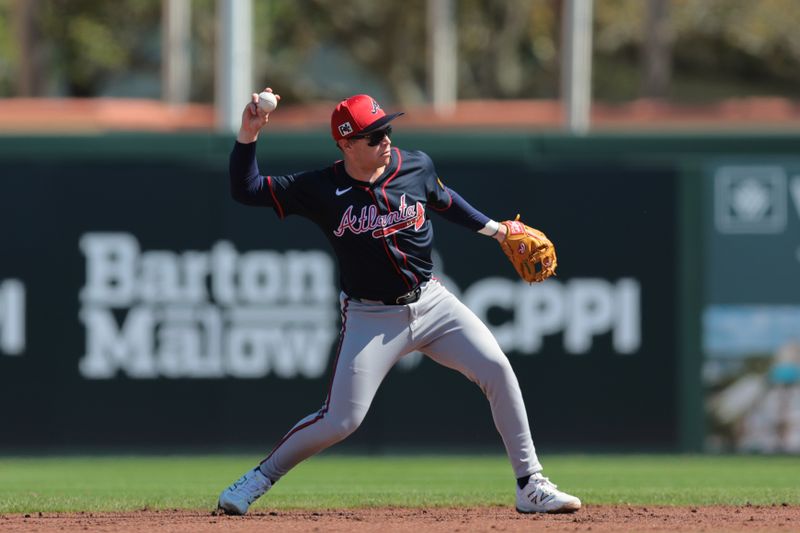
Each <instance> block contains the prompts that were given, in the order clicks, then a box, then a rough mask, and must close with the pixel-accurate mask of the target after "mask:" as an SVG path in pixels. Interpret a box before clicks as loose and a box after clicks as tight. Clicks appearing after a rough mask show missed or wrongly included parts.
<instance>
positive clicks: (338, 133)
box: [331, 94, 403, 141]
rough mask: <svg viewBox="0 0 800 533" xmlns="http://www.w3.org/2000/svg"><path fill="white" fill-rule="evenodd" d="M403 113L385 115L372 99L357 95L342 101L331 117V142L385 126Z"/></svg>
mask: <svg viewBox="0 0 800 533" xmlns="http://www.w3.org/2000/svg"><path fill="white" fill-rule="evenodd" d="M402 114H403V113H392V114H390V115H387V114H386V113H384V112H383V109H381V106H380V105H379V104H378V102H377V101H375V99H374V98H372V97H371V96H368V95H366V94H357V95H355V96H351V97H350V98H348V99H347V100H342V101H341V102H339V105H337V106H336V109H334V110H333V114H332V115H331V133H332V134H333V140H335V141H338V140H339V139H347V138H350V137H353V136H355V135H359V134H361V133H369V132H371V131H375V130H379V129H381V128H382V127H384V126H386V125H387V124H388V123H389V122H391V121H393V120H394V119H396V118H397V117H399V116H400V115H402Z"/></svg>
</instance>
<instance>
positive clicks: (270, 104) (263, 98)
mask: <svg viewBox="0 0 800 533" xmlns="http://www.w3.org/2000/svg"><path fill="white" fill-rule="evenodd" d="M258 107H260V108H261V109H263V110H264V112H265V113H271V112H272V111H274V110H275V108H276V107H278V99H277V98H275V95H274V94H272V93H268V92H266V91H264V92H263V93H260V94H259V95H258Z"/></svg>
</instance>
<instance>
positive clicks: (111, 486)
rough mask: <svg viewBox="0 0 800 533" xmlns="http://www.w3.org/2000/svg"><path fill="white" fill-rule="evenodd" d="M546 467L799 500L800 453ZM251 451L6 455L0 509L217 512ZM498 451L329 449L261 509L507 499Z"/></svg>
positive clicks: (675, 500) (594, 486) (620, 491)
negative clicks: (362, 453) (355, 453)
mask: <svg viewBox="0 0 800 533" xmlns="http://www.w3.org/2000/svg"><path fill="white" fill-rule="evenodd" d="M543 459H544V460H545V474H546V475H548V476H550V477H551V479H552V480H553V481H555V482H556V483H558V484H559V485H560V487H561V488H563V489H565V490H567V491H568V492H571V493H573V494H576V495H577V496H579V497H580V498H581V499H582V500H583V501H584V502H585V503H588V504H601V503H629V504H633V505H706V504H732V505H743V504H746V503H748V502H749V503H752V504H771V503H783V502H786V503H789V504H793V505H798V504H800V482H798V480H800V458H793V457H753V456H721V457H720V456H666V455H658V456H649V455H647V456H644V455H642V456H626V455H619V456H611V455H603V456H584V455H581V456H572V455H570V456H550V457H544V458H543ZM256 460H257V458H256V457H249V456H203V457H196V456H165V457H50V458H0V513H29V512H37V511H41V512H54V511H122V510H134V509H142V508H150V509H172V508H179V509H209V510H210V509H211V508H212V507H213V506H214V504H215V502H216V497H217V495H218V494H219V492H220V490H221V489H222V488H224V486H226V485H227V484H228V483H230V482H231V481H232V480H233V479H234V478H236V477H238V476H239V475H240V474H241V473H242V472H244V471H245V470H246V469H247V468H249V467H252V465H253V464H254V462H255V461H256ZM512 502H513V477H512V474H511V469H510V467H509V465H508V462H507V461H506V459H505V457H501V456H458V455H457V456H379V457H351V456H336V455H327V456H322V457H317V458H314V459H311V460H309V461H307V462H305V463H303V464H301V465H300V466H298V467H297V468H296V469H295V470H293V471H292V472H291V473H290V474H289V475H287V476H286V477H285V478H284V479H283V480H281V482H280V483H278V484H277V485H276V486H275V488H273V489H272V491H270V493H269V494H268V495H267V496H266V497H265V498H263V499H261V500H260V501H258V502H257V503H256V504H255V506H254V509H276V508H277V509H289V508H318V509H326V508H341V507H370V506H406V507H417V506H442V505H459V506H475V505H511V504H512Z"/></svg>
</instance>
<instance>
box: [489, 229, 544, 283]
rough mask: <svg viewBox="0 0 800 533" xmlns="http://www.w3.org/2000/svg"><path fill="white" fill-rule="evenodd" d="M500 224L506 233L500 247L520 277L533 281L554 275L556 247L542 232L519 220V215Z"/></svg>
mask: <svg viewBox="0 0 800 533" xmlns="http://www.w3.org/2000/svg"><path fill="white" fill-rule="evenodd" d="M501 226H503V227H504V228H505V230H506V235H505V238H504V239H503V240H502V241H501V242H500V248H502V250H503V253H505V254H506V257H508V260H509V261H511V264H512V265H514V269H516V271H517V274H519V276H520V277H521V278H522V279H524V280H525V281H527V282H529V283H533V282H536V281H544V280H546V279H547V278H549V277H550V276H554V275H555V273H556V267H557V266H558V260H557V259H556V249H555V246H553V243H552V242H550V239H548V238H547V236H546V235H545V234H544V233H542V232H541V231H539V230H537V229H534V228H532V227H530V226H527V225H525V224H523V223H522V222H520V221H519V215H517V218H515V219H514V220H506V221H504V222H502V223H501ZM498 240H499V239H498Z"/></svg>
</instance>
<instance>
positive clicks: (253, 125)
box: [237, 87, 281, 144]
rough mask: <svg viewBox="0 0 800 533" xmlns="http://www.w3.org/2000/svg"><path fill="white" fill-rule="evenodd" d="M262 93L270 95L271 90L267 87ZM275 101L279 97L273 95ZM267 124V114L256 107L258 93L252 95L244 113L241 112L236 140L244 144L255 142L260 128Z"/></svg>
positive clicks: (260, 107)
mask: <svg viewBox="0 0 800 533" xmlns="http://www.w3.org/2000/svg"><path fill="white" fill-rule="evenodd" d="M264 92H268V93H271V92H272V88H271V87H267V88H265V89H264ZM275 99H276V100H277V101H280V99H281V96H280V95H279V94H275ZM267 122H269V113H268V112H266V111H264V108H263V107H262V106H259V105H258V93H253V94H252V95H251V98H250V103H248V104H247V105H246V106H245V108H244V111H242V126H241V128H240V129H239V135H238V136H237V140H238V141H239V142H240V143H245V144H246V143H251V142H253V141H255V140H256V139H258V132H260V131H261V128H263V127H264V125H265V124H266V123H267Z"/></svg>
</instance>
